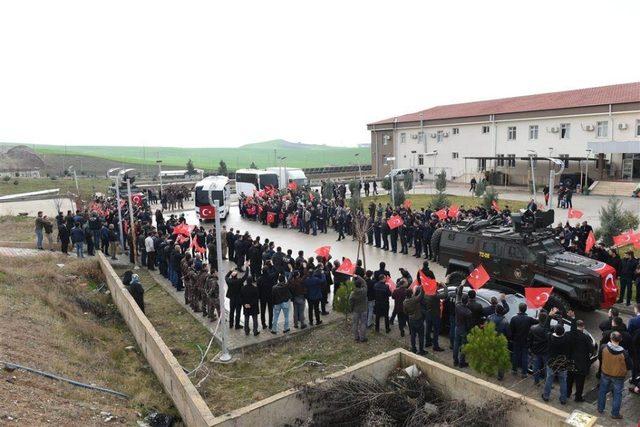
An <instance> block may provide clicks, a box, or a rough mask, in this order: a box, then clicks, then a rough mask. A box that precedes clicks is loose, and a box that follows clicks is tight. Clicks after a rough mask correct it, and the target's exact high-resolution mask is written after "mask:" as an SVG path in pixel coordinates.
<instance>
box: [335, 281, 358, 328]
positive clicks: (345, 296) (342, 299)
mask: <svg viewBox="0 0 640 427" xmlns="http://www.w3.org/2000/svg"><path fill="white" fill-rule="evenodd" d="M354 286H355V285H354V284H353V282H351V281H349V282H344V283H340V286H339V287H338V292H336V294H335V295H334V297H333V309H334V310H336V311H337V312H338V313H342V314H344V318H345V320H347V316H348V315H349V313H350V312H351V310H350V309H349V296H350V295H351V292H352V291H353V288H354Z"/></svg>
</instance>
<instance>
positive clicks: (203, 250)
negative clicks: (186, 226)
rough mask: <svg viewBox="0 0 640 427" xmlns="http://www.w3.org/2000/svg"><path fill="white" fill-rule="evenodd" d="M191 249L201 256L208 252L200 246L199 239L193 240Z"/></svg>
mask: <svg viewBox="0 0 640 427" xmlns="http://www.w3.org/2000/svg"><path fill="white" fill-rule="evenodd" d="M191 247H192V248H193V249H195V250H196V251H197V252H200V253H201V254H203V253H205V252H207V250H206V249H205V248H203V247H202V246H200V244H199V243H198V239H191Z"/></svg>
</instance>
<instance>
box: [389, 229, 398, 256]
mask: <svg viewBox="0 0 640 427" xmlns="http://www.w3.org/2000/svg"><path fill="white" fill-rule="evenodd" d="M390 234H391V252H393V253H394V254H395V253H397V252H398V227H396V228H394V229H392V230H390Z"/></svg>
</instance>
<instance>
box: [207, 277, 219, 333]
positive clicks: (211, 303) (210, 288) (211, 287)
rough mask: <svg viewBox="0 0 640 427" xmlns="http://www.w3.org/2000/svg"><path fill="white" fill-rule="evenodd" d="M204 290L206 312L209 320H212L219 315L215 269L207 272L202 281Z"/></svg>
mask: <svg viewBox="0 0 640 427" xmlns="http://www.w3.org/2000/svg"><path fill="white" fill-rule="evenodd" d="M204 290H205V297H206V301H207V305H206V307H207V313H208V315H209V320H210V321H212V322H213V321H214V320H216V319H217V318H218V316H219V315H220V299H219V292H220V289H219V288H218V273H217V272H216V271H212V272H211V273H209V274H207V277H206V279H205V282H204ZM216 312H217V315H216Z"/></svg>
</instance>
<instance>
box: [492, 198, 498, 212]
mask: <svg viewBox="0 0 640 427" xmlns="http://www.w3.org/2000/svg"><path fill="white" fill-rule="evenodd" d="M491 207H492V208H493V209H495V210H496V212H500V206H499V205H498V202H496V201H495V200H494V201H493V202H491Z"/></svg>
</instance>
